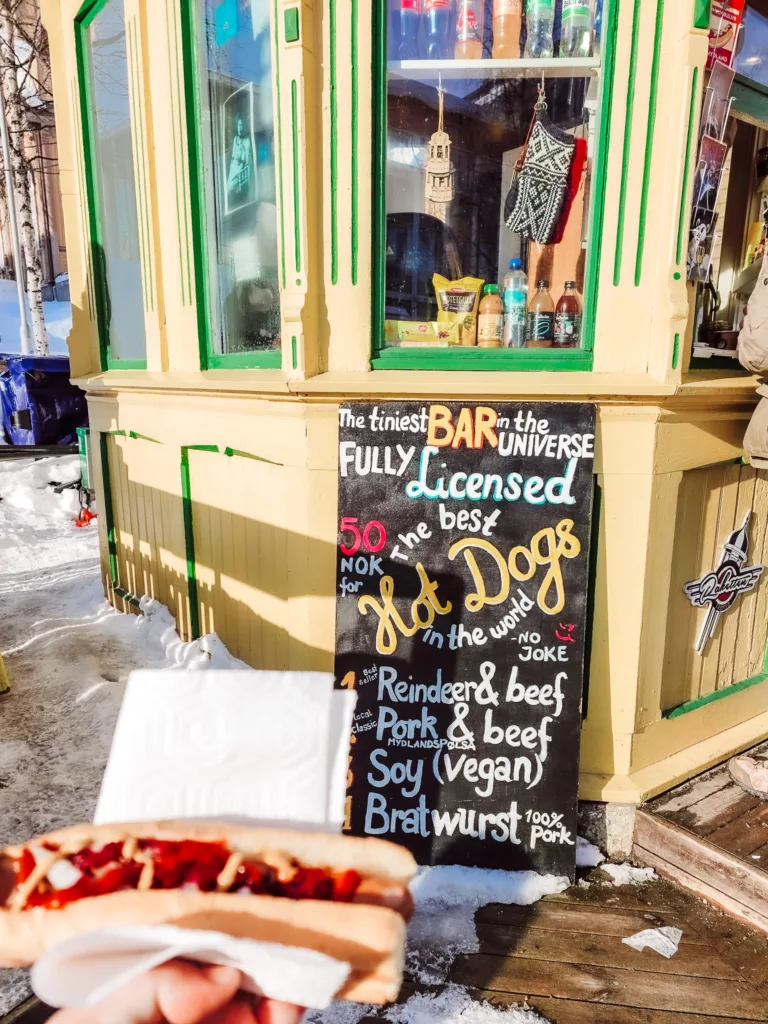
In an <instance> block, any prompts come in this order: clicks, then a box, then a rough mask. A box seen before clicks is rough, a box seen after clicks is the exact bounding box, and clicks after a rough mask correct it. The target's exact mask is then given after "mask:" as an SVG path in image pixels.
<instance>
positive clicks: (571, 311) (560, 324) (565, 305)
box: [555, 281, 581, 348]
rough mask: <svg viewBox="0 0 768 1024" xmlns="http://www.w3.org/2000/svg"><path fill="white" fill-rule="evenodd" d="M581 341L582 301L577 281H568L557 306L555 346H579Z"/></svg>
mask: <svg viewBox="0 0 768 1024" xmlns="http://www.w3.org/2000/svg"><path fill="white" fill-rule="evenodd" d="M580 342H581V303H580V302H579V297H578V295H577V294H576V282H575V281H566V282H565V291H564V292H563V295H562V298H561V299H560V301H559V302H558V304H557V306H556V307H555V346H556V347H557V348H578V347H579V344H580Z"/></svg>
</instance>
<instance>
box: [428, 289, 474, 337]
mask: <svg viewBox="0 0 768 1024" xmlns="http://www.w3.org/2000/svg"><path fill="white" fill-rule="evenodd" d="M484 283H485V282H484V281H483V280H482V279H481V278H479V277H462V278H461V279H460V280H458V281H449V280H448V278H447V277H443V276H442V275H441V274H435V275H434V276H433V278H432V284H433V285H434V286H435V295H436V296H437V322H438V323H440V324H450V323H458V325H459V344H460V345H476V344H477V307H478V305H479V303H480V293H481V292H482V290H483V284H484Z"/></svg>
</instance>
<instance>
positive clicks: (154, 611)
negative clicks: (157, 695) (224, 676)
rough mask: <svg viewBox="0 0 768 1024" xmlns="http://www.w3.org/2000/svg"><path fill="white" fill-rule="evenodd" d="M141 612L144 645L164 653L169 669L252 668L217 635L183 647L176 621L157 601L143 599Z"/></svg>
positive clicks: (194, 641)
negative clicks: (229, 649) (232, 652)
mask: <svg viewBox="0 0 768 1024" xmlns="http://www.w3.org/2000/svg"><path fill="white" fill-rule="evenodd" d="M104 603H105V604H106V605H107V608H109V610H110V611H111V610H112V609H111V606H110V605H109V604H108V603H107V602H104ZM141 611H142V613H143V617H139V618H138V619H137V620H136V623H137V629H138V630H140V631H143V636H142V639H143V641H144V644H146V643H154V644H156V645H157V646H158V648H159V649H160V650H162V651H163V655H164V658H165V661H166V667H167V668H173V669H176V668H183V669H249V668H250V665H246V663H245V662H244V661H240V659H239V658H236V657H235V656H234V655H232V654H230V653H229V651H228V650H227V648H226V647H225V645H224V644H223V643H222V641H221V640H220V639H219V637H218V636H217V635H216V633H208V634H207V635H206V636H203V637H201V638H200V639H199V640H193V641H191V642H190V643H184V641H183V640H182V639H181V637H180V636H179V634H178V633H177V632H176V619H175V618H174V617H173V615H171V613H170V612H169V611H168V609H167V608H166V607H165V605H164V604H160V602H159V601H154V600H153V599H152V598H151V597H142V599H141ZM115 614H117V613H115ZM121 618H124V616H121Z"/></svg>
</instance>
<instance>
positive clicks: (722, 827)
mask: <svg viewBox="0 0 768 1024" xmlns="http://www.w3.org/2000/svg"><path fill="white" fill-rule="evenodd" d="M755 752H757V753H763V754H768V744H763V745H762V746H761V747H758V748H756V751H755ZM635 855H636V857H637V858H638V860H640V861H642V862H643V863H646V864H649V865H650V866H651V867H654V868H655V869H656V870H657V871H659V872H660V873H661V874H663V875H664V876H665V877H667V878H670V879H672V880H674V881H676V882H678V883H680V884H681V885H683V886H685V887H686V888H688V889H690V890H691V891H692V892H695V893H697V894H698V895H700V896H702V897H703V898H704V899H707V900H709V901H710V902H711V903H713V904H714V905H715V906H717V907H720V908H721V909H723V910H726V911H727V912H728V913H731V914H734V915H735V916H737V917H739V918H741V920H743V921H745V922H747V923H748V924H750V925H752V926H754V927H757V928H761V929H762V930H763V931H765V932H767V933H768V802H766V801H762V800H759V799H758V798H757V797H753V796H751V795H750V794H749V793H746V792H745V791H744V790H743V789H741V787H739V786H738V785H736V783H735V782H733V781H732V779H731V777H730V775H729V773H728V768H727V766H726V765H721V766H719V767H718V768H713V769H712V770H711V771H709V772H706V773H705V774H704V775H701V776H699V778H697V779H694V780H693V781H692V782H689V783H686V784H685V785H684V786H680V787H679V788H678V789H676V790H672V792H670V793H666V794H665V795H664V796H661V797H659V798H657V799H656V800H653V801H651V803H650V804H648V805H647V807H645V808H643V809H642V810H641V811H640V812H638V816H637V826H636V830H635Z"/></svg>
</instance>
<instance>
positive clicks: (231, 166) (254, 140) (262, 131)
mask: <svg viewBox="0 0 768 1024" xmlns="http://www.w3.org/2000/svg"><path fill="white" fill-rule="evenodd" d="M200 10H201V17H202V19H203V21H204V38H205V42H206V45H205V54H204V59H205V68H204V85H203V89H202V90H201V91H202V92H203V94H204V96H203V104H204V110H203V126H204V144H205V162H206V171H207V173H206V176H205V177H206V181H207V182H208V183H211V184H212V187H210V186H209V190H208V192H207V194H206V196H205V200H206V210H207V217H208V236H207V237H208V239H209V240H211V241H210V242H209V251H208V268H209V275H210V291H211V296H212V302H211V307H212V310H211V312H212V314H213V332H212V333H213V350H214V354H236V353H247V352H258V351H269V350H272V349H279V347H280V290H279V282H278V274H277V207H276V196H275V146H274V125H273V113H272V50H271V46H272V43H271V33H270V23H269V5H268V2H267V0H223V2H213V0H200Z"/></svg>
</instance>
